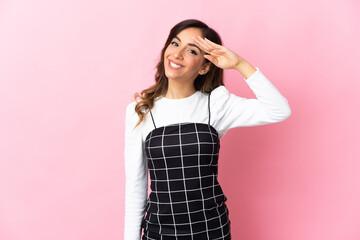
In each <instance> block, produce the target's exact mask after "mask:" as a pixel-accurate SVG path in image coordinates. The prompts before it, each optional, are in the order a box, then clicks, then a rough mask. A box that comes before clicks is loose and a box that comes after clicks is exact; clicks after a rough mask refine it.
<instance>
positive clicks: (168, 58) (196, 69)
mask: <svg viewBox="0 0 360 240" xmlns="http://www.w3.org/2000/svg"><path fill="white" fill-rule="evenodd" d="M196 36H202V32H201V30H200V29H199V28H186V29H184V30H182V31H181V32H180V33H179V34H178V35H177V36H176V37H175V38H174V39H172V40H171V42H170V44H169V46H168V47H167V48H166V50H165V53H164V68H165V75H166V76H167V78H168V79H169V80H179V81H194V80H195V78H196V77H197V76H198V74H204V73H206V72H203V70H205V64H204V63H205V61H204V60H205V58H204V56H203V54H204V52H203V51H201V50H200V49H199V48H198V47H197V46H196V45H195V44H194V41H193V37H196Z"/></svg>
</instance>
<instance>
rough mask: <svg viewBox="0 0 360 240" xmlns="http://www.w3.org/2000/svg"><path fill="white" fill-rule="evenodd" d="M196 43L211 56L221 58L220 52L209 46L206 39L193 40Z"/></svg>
mask: <svg viewBox="0 0 360 240" xmlns="http://www.w3.org/2000/svg"><path fill="white" fill-rule="evenodd" d="M193 39H194V41H195V43H196V44H197V45H198V47H200V48H201V49H202V50H203V51H205V52H207V53H210V54H211V55H214V56H219V54H220V53H219V51H218V50H217V49H215V48H214V47H212V46H211V45H210V44H208V43H207V42H205V40H204V39H202V38H201V37H199V36H198V37H197V38H195V37H194V38H193Z"/></svg>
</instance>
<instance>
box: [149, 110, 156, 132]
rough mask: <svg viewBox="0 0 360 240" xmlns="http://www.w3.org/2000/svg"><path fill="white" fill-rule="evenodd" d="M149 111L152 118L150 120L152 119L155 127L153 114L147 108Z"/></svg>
mask: <svg viewBox="0 0 360 240" xmlns="http://www.w3.org/2000/svg"><path fill="white" fill-rule="evenodd" d="M149 111H150V115H151V119H152V121H153V123H154V127H155V128H156V125H155V121H154V118H153V115H152V113H151V110H149Z"/></svg>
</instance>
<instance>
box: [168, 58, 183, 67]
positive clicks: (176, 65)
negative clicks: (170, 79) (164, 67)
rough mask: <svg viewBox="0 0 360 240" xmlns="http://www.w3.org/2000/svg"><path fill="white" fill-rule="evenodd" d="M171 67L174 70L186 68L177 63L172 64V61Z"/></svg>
mask: <svg viewBox="0 0 360 240" xmlns="http://www.w3.org/2000/svg"><path fill="white" fill-rule="evenodd" d="M169 65H170V66H171V67H172V68H174V69H180V68H183V67H184V66H182V65H179V64H176V63H174V62H172V61H171V60H169Z"/></svg>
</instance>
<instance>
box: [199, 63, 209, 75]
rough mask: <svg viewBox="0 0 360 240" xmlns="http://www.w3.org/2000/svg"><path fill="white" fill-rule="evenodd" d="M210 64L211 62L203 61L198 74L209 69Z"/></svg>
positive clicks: (202, 73) (204, 72)
mask: <svg viewBox="0 0 360 240" xmlns="http://www.w3.org/2000/svg"><path fill="white" fill-rule="evenodd" d="M210 64H211V62H205V63H204V64H203V67H202V68H201V69H200V71H199V74H200V75H204V74H206V73H207V72H208V71H209V70H210Z"/></svg>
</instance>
